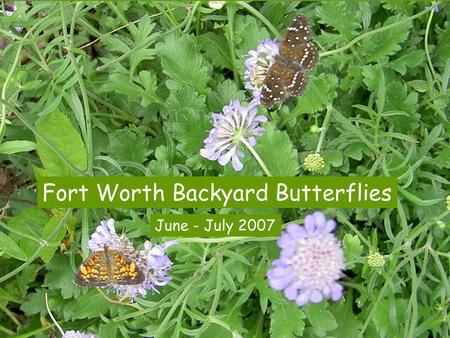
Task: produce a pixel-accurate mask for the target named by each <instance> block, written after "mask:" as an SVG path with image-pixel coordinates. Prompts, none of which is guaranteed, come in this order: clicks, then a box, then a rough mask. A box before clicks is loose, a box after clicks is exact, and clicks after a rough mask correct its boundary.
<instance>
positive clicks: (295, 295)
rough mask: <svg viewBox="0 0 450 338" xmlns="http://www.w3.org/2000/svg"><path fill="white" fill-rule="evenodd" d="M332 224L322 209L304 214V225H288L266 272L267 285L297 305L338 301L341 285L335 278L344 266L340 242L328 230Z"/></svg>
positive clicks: (331, 227) (340, 274)
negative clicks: (277, 254)
mask: <svg viewBox="0 0 450 338" xmlns="http://www.w3.org/2000/svg"><path fill="white" fill-rule="evenodd" d="M335 227H336V222H335V221H334V220H327V219H326V218H325V215H324V214H323V213H321V212H315V213H313V214H312V215H308V216H306V217H305V224H304V226H300V225H298V224H289V225H288V226H287V227H286V229H285V230H284V231H283V233H282V234H281V236H280V237H279V238H278V241H277V244H278V246H279V247H280V248H281V252H280V258H279V259H276V260H274V261H273V265H274V266H275V267H273V268H272V269H270V270H269V271H267V278H268V280H269V284H270V286H271V287H272V288H273V289H275V290H283V291H284V295H285V296H286V298H287V299H289V300H293V301H295V302H296V303H297V304H298V305H300V306H301V305H305V304H307V303H310V302H311V303H320V302H321V301H322V300H324V299H325V298H331V299H332V300H334V301H337V300H339V299H340V298H341V297H342V294H343V289H344V288H343V287H342V285H340V284H338V283H337V280H338V279H339V278H341V277H342V275H343V273H342V271H343V270H344V268H345V266H344V254H343V251H342V248H341V244H340V241H339V240H338V239H337V238H336V237H335V236H334V234H332V233H331V232H332V231H333V229H334V228H335Z"/></svg>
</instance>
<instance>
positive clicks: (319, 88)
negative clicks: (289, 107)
mask: <svg viewBox="0 0 450 338" xmlns="http://www.w3.org/2000/svg"><path fill="white" fill-rule="evenodd" d="M337 86H338V79H337V77H336V76H335V75H333V74H320V75H319V76H317V77H315V76H312V77H311V78H310V79H309V82H308V86H307V87H306V90H305V92H304V93H303V94H302V95H301V96H299V98H298V99H297V106H296V107H295V113H294V114H296V115H298V114H301V113H308V114H312V113H314V112H318V111H321V110H323V109H324V108H325V107H326V106H327V104H329V103H331V102H333V100H334V99H335V98H336V96H337V94H336V88H337Z"/></svg>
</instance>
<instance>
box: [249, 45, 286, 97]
mask: <svg viewBox="0 0 450 338" xmlns="http://www.w3.org/2000/svg"><path fill="white" fill-rule="evenodd" d="M279 53H280V48H279V42H278V40H276V39H264V40H261V41H260V42H259V45H258V48H257V49H256V50H251V51H249V52H248V58H247V59H246V60H245V63H244V65H245V73H244V79H245V80H246V81H245V89H248V90H251V91H252V93H253V97H254V98H255V100H256V101H257V102H258V103H259V101H260V97H261V90H262V86H263V83H264V79H265V78H266V74H267V71H268V69H269V67H270V66H271V65H272V64H273V63H274V62H275V58H276V57H277V56H278V54H279Z"/></svg>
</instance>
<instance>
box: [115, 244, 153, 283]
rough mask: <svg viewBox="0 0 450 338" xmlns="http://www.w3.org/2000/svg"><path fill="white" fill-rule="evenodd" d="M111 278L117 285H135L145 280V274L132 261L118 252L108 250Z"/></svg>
mask: <svg viewBox="0 0 450 338" xmlns="http://www.w3.org/2000/svg"><path fill="white" fill-rule="evenodd" d="M109 258H110V259H111V262H112V264H111V267H112V271H111V272H112V280H113V282H114V283H116V284H119V285H135V284H140V283H142V282H143V281H144V280H145V275H144V273H143V272H142V271H141V269H140V268H139V267H138V266H137V265H136V263H135V262H134V261H132V260H131V259H129V258H126V257H124V256H123V255H122V254H121V253H120V252H118V251H114V250H110V255H109Z"/></svg>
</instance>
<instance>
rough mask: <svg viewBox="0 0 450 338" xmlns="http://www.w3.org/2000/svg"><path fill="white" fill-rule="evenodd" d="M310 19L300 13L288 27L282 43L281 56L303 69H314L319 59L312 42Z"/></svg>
mask: <svg viewBox="0 0 450 338" xmlns="http://www.w3.org/2000/svg"><path fill="white" fill-rule="evenodd" d="M311 40H312V32H311V29H310V28H309V24H308V19H307V18H306V17H305V16H304V15H302V14H300V15H298V16H297V17H296V18H295V19H294V21H293V22H292V23H291V24H290V25H289V27H288V28H287V31H286V34H285V36H284V39H283V41H282V42H281V45H280V57H281V58H282V59H283V60H286V61H288V62H291V63H292V64H293V65H295V66H297V67H298V68H302V69H312V68H314V66H315V65H316V63H317V61H318V53H317V49H316V47H314V44H313V43H312V42H311Z"/></svg>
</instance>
